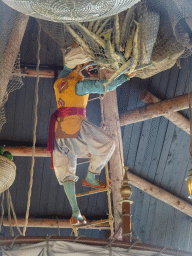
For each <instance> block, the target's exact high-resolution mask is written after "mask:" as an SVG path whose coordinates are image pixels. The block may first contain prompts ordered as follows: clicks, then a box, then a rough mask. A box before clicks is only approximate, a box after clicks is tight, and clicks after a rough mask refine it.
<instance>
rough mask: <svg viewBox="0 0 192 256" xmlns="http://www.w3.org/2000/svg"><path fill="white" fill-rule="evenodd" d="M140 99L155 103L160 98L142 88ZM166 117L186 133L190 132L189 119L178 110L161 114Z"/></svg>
mask: <svg viewBox="0 0 192 256" xmlns="http://www.w3.org/2000/svg"><path fill="white" fill-rule="evenodd" d="M140 100H142V101H143V102H145V103H147V104H151V103H157V102H160V101H161V100H160V99H159V98H157V97H156V96H154V95H153V94H152V93H150V92H148V91H147V90H144V91H143V92H141V94H140ZM163 116H164V117H166V118H167V119H168V120H169V121H171V122H172V123H174V124H175V125H176V126H178V127H179V128H180V129H182V130H183V131H185V132H186V133H188V134H190V122H189V120H188V119H187V118H186V117H184V116H183V115H182V114H180V113H178V112H173V113H171V114H165V115H163Z"/></svg>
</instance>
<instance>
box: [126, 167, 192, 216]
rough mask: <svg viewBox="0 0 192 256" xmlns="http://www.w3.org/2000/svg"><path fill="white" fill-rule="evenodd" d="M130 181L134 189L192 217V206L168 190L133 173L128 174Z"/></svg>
mask: <svg viewBox="0 0 192 256" xmlns="http://www.w3.org/2000/svg"><path fill="white" fill-rule="evenodd" d="M128 179H129V183H130V184H131V185H133V186H134V187H136V188H138V189H140V190H142V191H144V192H145V193H147V194H149V195H151V196H153V197H155V198H157V199H159V200H161V201H162V202H164V203H166V204H168V205H170V206H172V207H174V208H175V209H177V210H179V211H181V212H183V213H185V214H187V215H188V216H190V217H192V205H191V204H189V203H187V202H185V201H184V200H182V199H181V198H179V197H177V196H174V195H172V194H171V193H169V192H167V191H166V190H164V189H162V188H160V187H157V186H155V185H153V184H151V183H150V182H148V181H146V180H144V179H142V178H140V177H138V176H136V175H135V174H133V173H131V172H128Z"/></svg>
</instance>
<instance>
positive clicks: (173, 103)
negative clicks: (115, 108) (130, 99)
mask: <svg viewBox="0 0 192 256" xmlns="http://www.w3.org/2000/svg"><path fill="white" fill-rule="evenodd" d="M191 96H192V93H191ZM140 99H141V100H142V97H140ZM188 108H189V102H188V94H185V95H182V96H178V97H175V98H173V99H168V100H164V101H161V102H157V103H154V104H149V105H147V106H144V107H141V108H135V109H133V110H130V111H127V112H125V113H124V114H122V115H121V116H120V124H121V126H124V125H128V124H133V123H137V122H141V121H145V120H148V119H151V118H155V117H159V116H164V115H169V114H172V113H173V112H177V111H180V110H184V109H188Z"/></svg>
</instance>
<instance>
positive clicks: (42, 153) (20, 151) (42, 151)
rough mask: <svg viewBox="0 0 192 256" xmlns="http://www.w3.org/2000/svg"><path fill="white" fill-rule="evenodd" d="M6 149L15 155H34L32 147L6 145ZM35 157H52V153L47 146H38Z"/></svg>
mask: <svg viewBox="0 0 192 256" xmlns="http://www.w3.org/2000/svg"><path fill="white" fill-rule="evenodd" d="M5 150H6V151H9V152H10V153H11V154H12V155H13V156H32V147H24V146H5ZM35 157H51V153H50V152H48V151H47V148H45V147H36V148H35Z"/></svg>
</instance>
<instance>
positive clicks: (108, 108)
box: [103, 90, 124, 231]
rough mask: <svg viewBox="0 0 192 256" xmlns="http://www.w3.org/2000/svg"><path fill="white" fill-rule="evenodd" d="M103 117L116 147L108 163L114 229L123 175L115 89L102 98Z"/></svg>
mask: <svg viewBox="0 0 192 256" xmlns="http://www.w3.org/2000/svg"><path fill="white" fill-rule="evenodd" d="M103 108H104V117H105V122H106V132H107V133H108V134H109V136H110V137H112V138H113V140H114V141H115V142H116V149H115V152H114V154H113V155H112V157H111V159H110V161H109V164H110V174H111V179H112V196H113V209H114V222H115V231H117V230H118V228H119V226H120V224H121V221H122V220H121V215H122V206H121V204H120V201H121V194H120V188H121V182H122V180H123V176H124V160H123V147H122V137H121V129H120V123H119V113H118V106H117V96H116V90H113V91H111V92H108V93H107V94H106V95H105V97H104V99H103Z"/></svg>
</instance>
